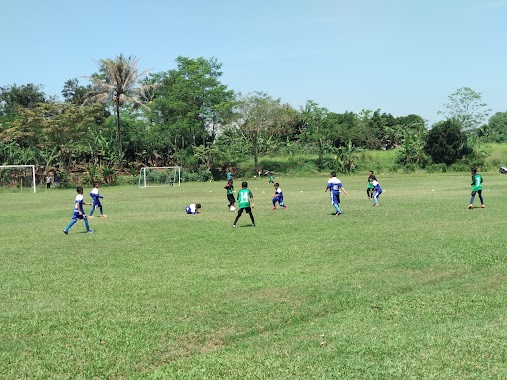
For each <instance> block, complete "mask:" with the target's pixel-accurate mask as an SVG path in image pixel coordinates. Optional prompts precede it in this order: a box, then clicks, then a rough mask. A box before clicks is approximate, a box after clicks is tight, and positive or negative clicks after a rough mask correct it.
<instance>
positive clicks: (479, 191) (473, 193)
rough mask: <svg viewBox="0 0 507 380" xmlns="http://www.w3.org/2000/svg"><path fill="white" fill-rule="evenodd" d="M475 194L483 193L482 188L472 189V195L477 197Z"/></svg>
mask: <svg viewBox="0 0 507 380" xmlns="http://www.w3.org/2000/svg"><path fill="white" fill-rule="evenodd" d="M475 194H479V195H482V190H477V191H472V197H475Z"/></svg>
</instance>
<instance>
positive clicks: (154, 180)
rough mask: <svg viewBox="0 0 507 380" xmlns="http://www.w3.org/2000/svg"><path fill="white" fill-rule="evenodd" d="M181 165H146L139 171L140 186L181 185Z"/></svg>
mask: <svg viewBox="0 0 507 380" xmlns="http://www.w3.org/2000/svg"><path fill="white" fill-rule="evenodd" d="M180 185H181V167H180V166H145V167H142V168H141V171H140V172H139V187H140V188H142V189H144V188H146V187H158V186H180Z"/></svg>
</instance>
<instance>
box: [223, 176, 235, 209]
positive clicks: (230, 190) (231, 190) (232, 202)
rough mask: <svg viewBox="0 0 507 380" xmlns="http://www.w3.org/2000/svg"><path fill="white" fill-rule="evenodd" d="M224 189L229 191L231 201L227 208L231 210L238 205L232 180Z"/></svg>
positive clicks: (228, 198) (228, 197) (228, 196)
mask: <svg viewBox="0 0 507 380" xmlns="http://www.w3.org/2000/svg"><path fill="white" fill-rule="evenodd" d="M224 189H225V190H227V200H228V201H229V204H228V205H227V207H228V208H231V206H234V203H236V199H234V184H233V182H232V179H230V180H229V181H228V182H227V185H225V186H224Z"/></svg>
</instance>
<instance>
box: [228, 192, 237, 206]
mask: <svg viewBox="0 0 507 380" xmlns="http://www.w3.org/2000/svg"><path fill="white" fill-rule="evenodd" d="M227 199H228V201H229V203H230V204H234V203H236V199H234V195H233V194H227Z"/></svg>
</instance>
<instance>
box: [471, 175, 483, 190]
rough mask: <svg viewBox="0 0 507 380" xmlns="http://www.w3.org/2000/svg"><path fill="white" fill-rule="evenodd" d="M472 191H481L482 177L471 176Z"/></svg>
mask: <svg viewBox="0 0 507 380" xmlns="http://www.w3.org/2000/svg"><path fill="white" fill-rule="evenodd" d="M472 181H473V184H472V191H479V190H482V177H481V175H480V174H474V175H473V176H472Z"/></svg>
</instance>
